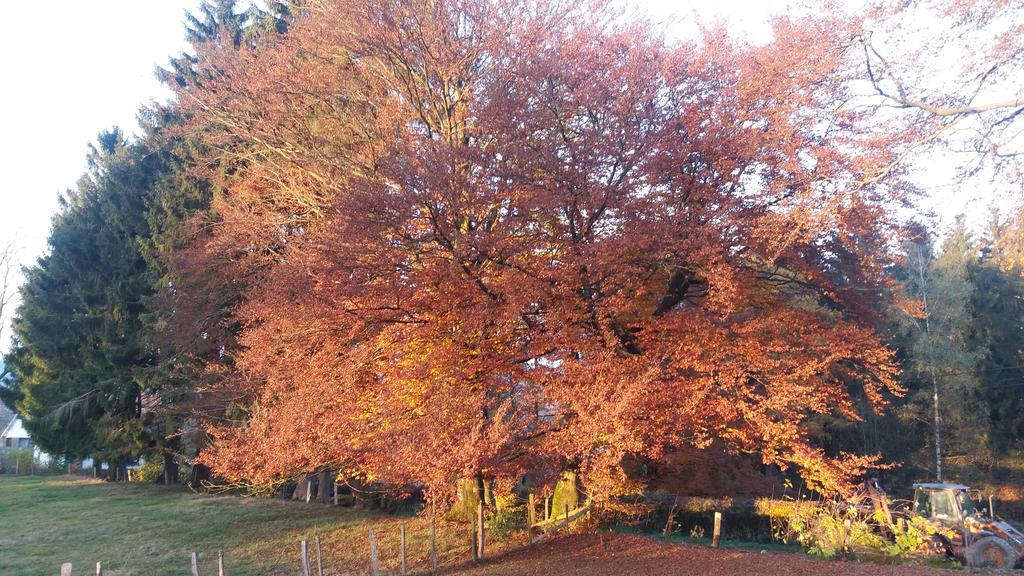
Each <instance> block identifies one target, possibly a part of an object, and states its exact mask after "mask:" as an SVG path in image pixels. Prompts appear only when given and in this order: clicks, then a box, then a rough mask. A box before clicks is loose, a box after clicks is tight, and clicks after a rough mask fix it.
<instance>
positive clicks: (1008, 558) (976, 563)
mask: <svg viewBox="0 0 1024 576" xmlns="http://www.w3.org/2000/svg"><path fill="white" fill-rule="evenodd" d="M965 556H966V557H967V558H966V559H967V565H968V566H970V567H972V568H982V567H985V566H988V567H990V568H999V569H1001V570H1013V567H1014V566H1015V565H1016V564H1017V559H1018V556H1017V551H1016V550H1014V549H1013V547H1012V546H1010V544H1009V543H1007V542H1006V540H1003V539H1002V538H998V537H996V536H987V537H985V538H982V539H981V540H978V541H977V542H975V543H974V544H971V546H970V547H969V548H967V553H966V554H965Z"/></svg>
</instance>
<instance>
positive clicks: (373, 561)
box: [370, 528, 380, 576]
mask: <svg viewBox="0 0 1024 576" xmlns="http://www.w3.org/2000/svg"><path fill="white" fill-rule="evenodd" d="M370 573H371V574H373V576H380V558H378V557H377V536H376V535H375V534H374V533H373V528H370Z"/></svg>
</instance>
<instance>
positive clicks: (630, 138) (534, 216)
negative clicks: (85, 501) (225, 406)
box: [180, 0, 900, 493]
mask: <svg viewBox="0 0 1024 576" xmlns="http://www.w3.org/2000/svg"><path fill="white" fill-rule="evenodd" d="M499 12H500V11H499V10H497V6H496V5H493V4H491V3H488V2H484V1H482V0H481V1H479V2H461V3H454V2H451V3H449V2H442V3H430V4H428V3H411V4H401V5H397V4H396V5H391V4H373V5H372V6H371V5H366V6H360V5H358V3H354V4H353V3H340V2H337V3H335V2H327V3H324V7H323V9H316V10H312V11H311V13H310V14H309V15H308V16H306V17H304V18H303V19H302V20H301V21H300V22H299V23H298V24H297V25H296V26H295V28H294V29H293V31H292V32H291V33H290V34H289V35H288V36H287V37H285V38H284V39H282V40H280V41H279V42H273V43H269V44H266V45H261V46H259V47H258V48H256V49H254V50H252V51H244V50H243V51H242V52H241V53H236V52H231V51H224V50H218V49H211V50H210V51H209V52H203V53H201V55H200V56H201V57H200V64H199V65H200V66H209V67H214V68H216V69H217V70H218V71H219V72H218V74H217V75H216V80H215V81H211V82H209V83H207V84H204V85H203V86H202V87H194V88H190V89H189V90H187V91H183V93H182V94H181V96H180V103H181V106H182V107H183V108H185V109H186V110H187V111H188V113H189V114H191V115H192V117H193V118H194V120H193V123H192V125H191V128H192V129H193V131H194V132H195V133H197V134H202V135H203V137H204V138H205V139H206V140H207V142H208V143H209V145H210V146H211V148H212V149H213V150H215V152H214V156H215V158H216V159H217V160H218V161H219V162H222V163H227V164H230V165H231V166H232V170H231V171H230V172H229V173H228V174H227V175H226V176H225V178H224V182H225V185H226V187H227V193H226V194H225V195H224V196H223V197H221V198H218V200H217V203H216V205H215V208H216V210H217V219H216V221H215V225H214V226H213V227H212V228H211V232H210V234H209V241H208V242H207V243H206V244H205V245H204V247H203V249H204V250H206V251H207V253H208V254H210V255H211V256H216V255H217V254H224V253H226V252H229V251H230V252H231V253H233V254H235V258H234V262H233V263H231V264H229V266H230V267H231V269H235V270H238V271H239V273H241V271H247V274H249V275H248V276H247V277H249V278H252V279H253V282H252V284H250V285H249V287H248V288H247V289H246V290H245V292H244V294H243V300H242V303H241V304H240V305H238V307H237V308H236V309H234V310H233V314H232V318H231V321H235V322H239V323H240V324H241V334H240V343H241V345H242V346H243V349H242V350H241V352H240V353H239V355H238V363H237V367H238V370H239V371H240V374H242V375H243V376H244V378H243V380H244V381H245V382H246V384H245V385H244V386H243V387H242V388H241V391H243V392H244V393H245V394H246V395H247V397H248V403H249V406H248V412H247V417H246V418H245V419H244V420H243V421H242V422H238V423H235V424H232V425H230V426H211V428H210V429H211V432H212V434H213V437H214V438H215V440H214V446H213V450H212V451H211V452H210V455H209V456H208V458H209V462H210V463H211V464H213V465H214V466H215V467H216V468H217V471H218V472H219V473H220V474H223V475H225V476H227V477H230V478H235V479H241V478H247V479H256V480H267V479H270V478H273V477H279V476H282V475H285V474H288V473H290V472H294V471H296V470H302V469H311V468H315V467H319V466H323V465H335V466H340V467H343V468H346V469H347V470H349V471H350V472H353V473H362V474H365V475H367V476H370V477H374V478H382V479H386V480H389V481H394V482H407V481H413V480H418V481H424V482H427V483H428V484H429V485H431V486H432V487H441V486H444V485H446V483H448V482H449V481H451V480H452V479H453V478H455V477H457V476H460V475H464V474H467V473H475V472H477V471H482V472H484V473H485V474H488V475H492V476H501V477H506V478H507V477H514V476H516V475H518V474H521V473H523V472H524V471H526V470H535V471H539V472H540V473H541V474H543V473H548V474H549V475H550V476H553V475H554V473H555V472H556V471H557V470H558V469H559V468H561V467H563V466H565V465H572V466H576V467H579V468H580V469H581V470H582V471H583V472H584V474H585V475H586V479H587V481H588V482H589V483H590V485H591V486H599V487H600V488H601V490H602V491H603V492H605V493H608V492H613V491H615V490H616V489H618V488H621V487H622V486H624V484H625V483H627V482H628V479H626V478H625V477H624V475H623V473H622V471H621V469H620V462H621V459H622V457H623V456H624V455H626V454H645V455H648V456H654V457H656V456H658V455H659V454H661V452H662V450H663V449H664V448H666V447H668V446H673V445H680V444H694V445H698V446H702V445H707V444H708V443H709V442H710V441H712V440H713V439H716V438H717V439H722V440H724V441H725V442H727V443H728V444H729V445H731V446H732V447H734V448H736V449H740V450H744V451H750V452H759V453H761V454H762V457H763V459H764V461H765V462H772V463H777V464H781V465H786V464H794V465H796V466H798V467H800V468H801V469H802V470H804V471H805V473H806V474H807V475H808V479H809V480H810V481H812V482H814V483H816V485H818V486H820V487H822V488H823V489H826V490H836V489H839V488H841V487H842V486H843V483H844V481H845V480H846V479H847V478H848V477H849V476H850V475H851V474H854V473H857V472H858V471H860V470H861V469H862V468H863V467H865V466H867V465H869V464H871V463H872V461H871V459H870V458H852V457H846V456H844V457H843V458H841V459H840V460H834V459H830V458H828V457H827V456H826V455H824V454H822V453H821V452H820V451H819V450H816V449H814V448H813V447H811V446H809V444H808V441H807V438H806V436H805V433H804V432H803V430H802V428H801V422H802V420H803V419H804V418H805V417H806V416H807V415H809V414H812V413H826V412H832V411H839V412H842V413H844V414H847V415H849V416H851V417H853V416H854V414H853V411H852V408H851V403H850V399H849V398H848V395H847V392H846V390H847V387H848V386H849V385H851V384H853V383H857V384H858V385H860V386H862V387H863V388H864V389H865V390H866V392H867V396H868V397H869V398H870V399H871V400H872V401H873V402H874V403H875V404H876V405H878V406H880V405H882V404H883V403H884V402H883V395H884V393H885V392H887V391H890V392H893V391H897V389H896V386H895V380H894V377H895V375H894V371H895V369H894V366H893V363H892V358H891V354H890V353H889V352H888V351H887V350H886V349H885V348H884V346H882V345H881V343H880V342H879V341H878V340H877V338H875V337H874V336H873V335H872V334H871V332H870V331H869V330H865V329H863V328H861V327H859V325H858V320H857V315H858V314H862V313H864V312H865V311H866V310H868V309H870V307H871V303H872V296H871V295H872V294H877V293H878V289H877V288H878V284H877V282H878V279H879V277H880V269H881V265H882V264H883V246H884V244H885V241H884V237H885V234H887V233H888V223H887V221H886V213H887V209H888V207H889V205H890V204H891V203H892V202H894V201H896V200H898V192H896V191H898V190H899V189H900V186H899V185H898V182H895V183H894V182H886V183H887V184H888V185H887V186H885V187H881V186H878V185H877V183H876V182H864V181H863V180H862V179H861V178H860V176H861V174H862V173H863V172H864V171H865V169H866V167H867V168H872V167H874V166H877V165H878V164H879V163H884V162H887V161H890V159H891V156H890V155H889V154H887V153H886V152H885V150H884V149H876V148H862V147H861V145H862V141H863V139H862V136H863V134H862V133H861V132H860V130H861V128H860V127H858V126H856V123H855V120H851V119H846V120H844V122H845V124H844V127H843V128H841V129H839V130H838V131H835V127H834V126H833V127H830V128H828V127H825V126H824V125H823V124H822V122H823V120H824V119H825V118H827V115H828V114H829V113H830V111H831V110H833V109H834V107H835V104H836V102H837V101H838V100H839V99H841V98H843V97H844V94H843V91H842V88H841V86H840V85H839V82H838V81H837V82H835V83H832V79H833V78H834V77H835V76H836V75H840V74H841V73H842V70H840V68H841V66H842V65H844V61H843V60H842V58H840V57H839V56H837V54H839V53H841V47H839V48H837V47H835V46H831V45H829V42H831V41H832V40H833V38H832V37H831V36H828V35H825V36H824V37H818V36H817V35H816V34H817V33H816V32H814V33H812V32H807V31H806V30H804V29H803V28H800V26H809V25H810V24H809V23H803V24H799V25H798V24H789V26H793V27H794V28H792V32H793V33H794V34H795V33H797V32H803V33H802V34H801V35H799V37H800V38H803V39H805V40H807V41H808V45H807V46H804V45H803V44H802V43H800V42H795V41H784V40H783V41H780V43H779V45H777V46H769V47H765V48H758V49H746V48H737V47H731V46H728V45H726V44H724V43H722V42H716V43H714V44H708V45H707V46H703V47H699V46H691V47H686V48H684V49H671V48H669V47H667V46H665V45H664V44H663V43H662V41H661V40H659V39H657V38H655V37H653V36H650V35H648V34H647V32H646V31H645V30H644V29H643V28H642V27H640V26H633V25H626V26H618V25H616V26H612V25H610V24H608V22H607V21H603V20H602V19H603V18H604V17H605V14H603V13H600V12H599V13H596V14H591V13H588V12H587V11H585V10H582V9H576V8H571V7H563V6H549V5H547V4H543V3H542V4H538V5H536V6H531V7H529V8H528V9H526V10H524V12H523V13H521V15H518V16H515V17H510V18H506V17H501V16H499V15H498V14H499ZM782 25H783V24H780V26H782ZM826 31H827V29H826ZM796 50H804V52H803V53H802V54H794V51H796ZM780 55H784V56H785V57H784V58H779V57H780ZM811 56H813V57H811ZM826 134H827V135H828V137H826ZM875 144H877V143H875ZM873 145H874V144H873ZM893 184H895V185H893ZM229 387H231V388H235V389H237V388H236V387H237V383H234V384H230V385H229ZM616 487H618V488H616Z"/></svg>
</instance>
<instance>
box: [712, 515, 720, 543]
mask: <svg viewBox="0 0 1024 576" xmlns="http://www.w3.org/2000/svg"><path fill="white" fill-rule="evenodd" d="M721 534H722V513H721V512H715V531H714V533H713V534H712V536H711V547H712V548H718V538H719V536H721Z"/></svg>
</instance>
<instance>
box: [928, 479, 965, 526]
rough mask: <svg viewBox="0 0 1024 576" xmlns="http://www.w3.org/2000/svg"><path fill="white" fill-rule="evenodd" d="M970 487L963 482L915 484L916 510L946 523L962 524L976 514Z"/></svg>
mask: <svg viewBox="0 0 1024 576" xmlns="http://www.w3.org/2000/svg"><path fill="white" fill-rule="evenodd" d="M975 511H976V510H975V507H974V502H973V501H972V500H971V494H970V488H968V487H967V486H964V485H962V484H939V483H921V484H914V512H916V513H917V514H918V515H920V516H924V517H925V518H929V519H931V520H934V521H936V522H939V523H941V524H944V525H952V524H956V525H959V524H961V523H962V522H963V521H964V520H965V519H967V518H969V517H971V516H973V515H974V514H975Z"/></svg>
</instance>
